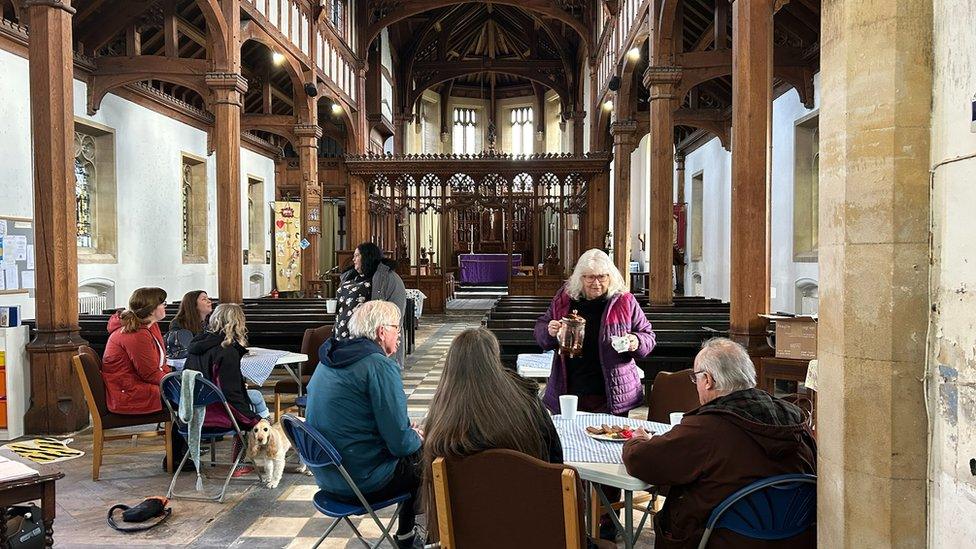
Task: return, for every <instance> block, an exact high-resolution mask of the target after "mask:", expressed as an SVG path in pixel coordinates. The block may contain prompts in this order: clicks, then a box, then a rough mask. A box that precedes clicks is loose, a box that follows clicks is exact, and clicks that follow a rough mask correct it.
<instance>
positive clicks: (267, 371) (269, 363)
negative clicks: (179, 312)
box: [169, 347, 288, 385]
mask: <svg viewBox="0 0 976 549" xmlns="http://www.w3.org/2000/svg"><path fill="white" fill-rule="evenodd" d="M249 351H250V352H249V353H248V354H246V355H244V357H242V358H241V374H243V375H244V377H246V378H247V379H248V380H250V381H252V382H254V383H255V384H257V385H264V382H265V381H267V380H268V378H269V377H270V376H271V371H272V370H274V367H275V366H276V365H277V364H278V360H279V359H280V358H281V357H283V356H285V355H287V354H288V351H277V350H275V349H262V348H258V347H252V348H251V349H249ZM184 362H186V360H179V359H177V360H174V359H170V360H169V365H170V366H172V367H173V369H174V370H182V369H183V363H184Z"/></svg>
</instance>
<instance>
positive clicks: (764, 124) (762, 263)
mask: <svg viewBox="0 0 976 549" xmlns="http://www.w3.org/2000/svg"><path fill="white" fill-rule="evenodd" d="M732 17H733V24H732V52H733V55H732V238H731V251H732V253H731V265H730V269H729V271H730V276H731V330H730V335H731V337H732V339H735V340H736V341H738V342H739V343H742V344H743V345H745V346H746V348H747V349H749V350H750V353H755V352H760V351H761V349H763V348H764V346H765V345H766V335H765V333H764V332H765V328H766V321H765V320H764V319H762V318H760V317H759V316H758V315H759V314H762V313H766V312H768V311H769V181H770V169H771V166H770V154H769V148H770V133H771V129H770V122H771V119H772V114H771V110H772V91H773V0H735V2H734V3H733V5H732Z"/></svg>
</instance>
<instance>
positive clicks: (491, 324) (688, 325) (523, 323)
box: [485, 318, 729, 331]
mask: <svg viewBox="0 0 976 549" xmlns="http://www.w3.org/2000/svg"><path fill="white" fill-rule="evenodd" d="M535 322H536V321H535V319H534V318H531V319H527V318H518V319H513V318H489V319H486V321H485V327H486V328H489V329H505V328H530V329H532V328H534V327H535ZM651 326H652V327H653V328H654V329H655V330H698V329H701V328H705V327H707V328H712V329H714V330H719V331H728V329H729V321H728V319H727V318H726V319H725V320H721V319H717V320H710V321H700V320H685V319H679V320H663V319H655V320H651Z"/></svg>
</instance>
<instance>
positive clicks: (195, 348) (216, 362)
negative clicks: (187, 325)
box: [184, 303, 270, 430]
mask: <svg viewBox="0 0 976 549" xmlns="http://www.w3.org/2000/svg"><path fill="white" fill-rule="evenodd" d="M246 354H247V328H245V326H244V311H243V310H242V309H241V306H240V305H236V304H233V303H224V304H221V305H218V306H217V308H216V309H215V310H214V312H213V314H212V315H211V316H210V324H209V330H208V331H206V332H203V333H200V334H197V336H196V337H194V338H193V341H192V342H191V343H190V354H189V356H187V358H186V363H185V365H184V368H186V369H188V370H197V371H199V372H201V373H203V377H205V378H207V380H209V381H212V382H213V383H214V384H216V385H217V386H218V387H220V390H221V391H223V393H224V397H226V398H227V403H228V404H230V409H231V413H233V414H234V419H236V420H237V424H238V425H239V426H240V427H241V429H244V430H247V429H250V428H251V427H253V426H254V425H255V424H257V422H258V421H259V420H260V419H261V418H266V417H268V416H269V415H270V413H269V412H268V406H267V404H266V403H265V402H264V397H263V396H262V395H261V391H258V390H256V389H248V388H247V386H246V385H245V384H244V375H243V374H242V373H241V357H243V356H244V355H246ZM204 426H206V427H223V428H229V427H230V426H231V422H230V418H229V417H227V412H226V410H224V408H223V406H222V405H210V406H208V407H207V415H206V418H205V419H204Z"/></svg>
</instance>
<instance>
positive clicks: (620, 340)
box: [610, 335, 630, 353]
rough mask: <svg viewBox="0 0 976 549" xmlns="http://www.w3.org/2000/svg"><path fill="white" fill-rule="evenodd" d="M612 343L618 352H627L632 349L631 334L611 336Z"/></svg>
mask: <svg viewBox="0 0 976 549" xmlns="http://www.w3.org/2000/svg"><path fill="white" fill-rule="evenodd" d="M610 345H611V346H612V347H613V350H614V351H617V352H618V353H626V352H627V351H629V350H630V336H625V335H622V336H613V337H611V338H610Z"/></svg>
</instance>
